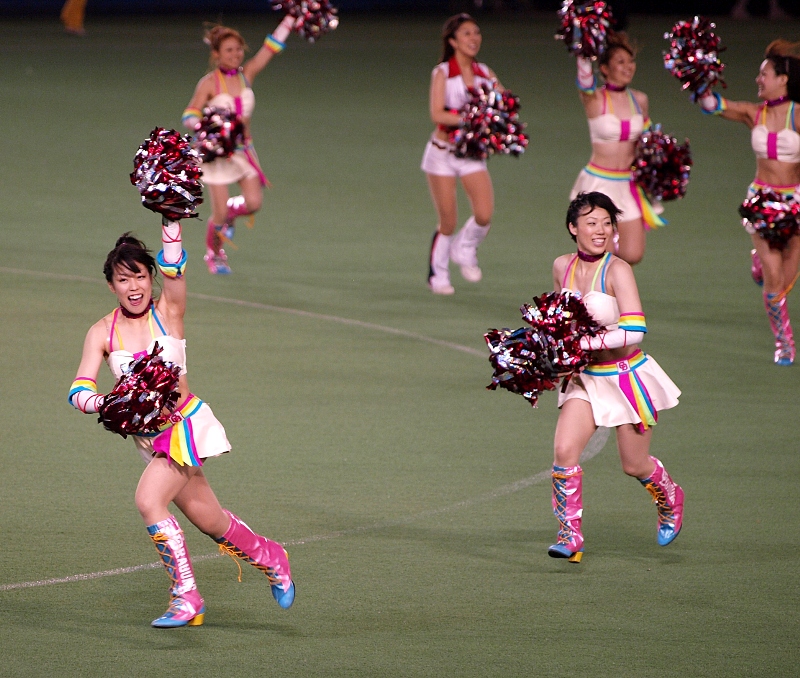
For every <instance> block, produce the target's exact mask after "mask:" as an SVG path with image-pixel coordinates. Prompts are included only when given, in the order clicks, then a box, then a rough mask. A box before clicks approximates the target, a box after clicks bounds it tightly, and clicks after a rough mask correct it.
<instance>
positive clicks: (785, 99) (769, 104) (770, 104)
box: [767, 94, 789, 108]
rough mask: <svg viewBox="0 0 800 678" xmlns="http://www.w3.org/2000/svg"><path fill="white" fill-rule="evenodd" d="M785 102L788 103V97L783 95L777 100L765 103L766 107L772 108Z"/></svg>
mask: <svg viewBox="0 0 800 678" xmlns="http://www.w3.org/2000/svg"><path fill="white" fill-rule="evenodd" d="M787 101H789V97H788V96H787V95H786V94H784V95H783V96H782V97H778V98H777V99H769V100H768V101H767V106H769V107H770V108H772V107H773V106H780V105H781V104H785V103H786V102H787Z"/></svg>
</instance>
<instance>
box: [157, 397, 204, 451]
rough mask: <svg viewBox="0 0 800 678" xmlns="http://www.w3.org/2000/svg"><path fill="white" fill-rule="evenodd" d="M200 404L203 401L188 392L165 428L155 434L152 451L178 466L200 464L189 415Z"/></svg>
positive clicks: (198, 407)
mask: <svg viewBox="0 0 800 678" xmlns="http://www.w3.org/2000/svg"><path fill="white" fill-rule="evenodd" d="M202 405H203V401H202V400H200V398H198V397H197V396H196V395H194V394H191V393H190V394H189V395H188V396H187V397H186V400H184V401H183V403H182V404H181V405H180V406H179V407H178V409H177V410H175V412H174V413H173V414H172V416H171V417H170V421H169V424H167V428H166V429H165V430H163V431H162V432H161V433H158V434H157V435H156V437H155V439H154V440H153V452H157V453H160V454H164V455H166V456H167V459H169V460H171V461H174V462H175V463H176V464H179V465H180V466H202V465H203V460H202V459H201V458H200V457H199V456H198V454H197V445H196V443H195V439H194V431H193V429H192V420H191V416H192V415H193V414H195V413H196V412H197V411H198V410H199V409H200V408H201V407H202Z"/></svg>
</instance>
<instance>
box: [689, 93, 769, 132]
mask: <svg viewBox="0 0 800 678" xmlns="http://www.w3.org/2000/svg"><path fill="white" fill-rule="evenodd" d="M698 101H699V102H700V108H701V109H702V111H703V113H706V114H707V115H718V116H720V117H721V118H725V119H726V120H733V121H734V122H741V123H743V124H745V125H747V127H748V129H753V127H755V125H756V118H757V117H758V108H759V106H758V104H754V103H752V102H750V101H729V100H728V99H726V98H725V97H723V96H722V95H720V94H718V93H717V92H706V94H704V95H703V96H702V97H700V98H699V100H698Z"/></svg>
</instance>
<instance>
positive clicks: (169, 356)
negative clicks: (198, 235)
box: [69, 222, 295, 628]
mask: <svg viewBox="0 0 800 678" xmlns="http://www.w3.org/2000/svg"><path fill="white" fill-rule="evenodd" d="M162 245H163V249H162V250H161V252H159V253H158V256H157V257H156V258H155V259H154V258H153V256H152V255H151V254H150V252H149V250H147V249H146V247H145V246H144V244H143V243H142V242H141V241H139V240H137V239H136V238H134V237H133V236H131V235H130V234H129V233H126V234H124V235H123V236H121V237H120V238H119V239H118V240H117V243H116V246H115V247H114V249H113V250H111V252H110V253H109V254H108V258H107V259H106V263H105V266H104V267H103V272H104V274H105V277H106V280H107V281H108V287H109V289H110V290H111V292H112V293H113V294H114V295H115V296H116V298H117V302H118V306H117V308H116V309H114V310H113V311H112V312H111V313H109V314H108V315H106V316H104V317H103V318H101V319H100V320H99V321H98V322H96V323H95V324H94V325H92V327H91V328H90V329H89V332H88V333H87V335H86V340H85V342H84V346H83V356H82V358H81V363H80V367H79V368H78V374H77V376H76V377H75V381H74V382H73V384H72V388H71V390H70V393H69V402H70V403H71V404H72V405H73V407H75V408H77V409H78V410H80V411H81V412H84V413H86V414H94V413H96V412H98V411H99V408H100V407H101V405H102V404H103V400H104V397H105V396H103V395H102V394H99V393H97V381H96V380H97V375H98V372H99V370H100V365H101V363H102V362H104V361H105V362H106V363H107V364H108V366H109V368H110V369H111V372H112V373H113V375H114V377H115V378H117V379H118V378H119V377H120V376H121V375H122V374H123V373H124V372H125V370H126V368H127V367H128V365H129V364H130V363H131V361H133V360H134V359H136V358H139V357H140V356H142V355H143V354H144V353H145V352H148V353H149V352H150V351H151V350H152V349H153V348H154V346H155V343H156V342H157V343H158V345H159V346H160V347H161V348H162V350H163V352H162V353H161V356H162V357H163V359H164V360H165V361H167V362H170V363H173V364H175V365H178V366H180V373H181V376H180V380H179V384H178V387H179V399H178V404H177V408H176V410H175V412H174V413H173V415H172V416H171V417H170V421H169V422H168V423H167V424H166V426H165V428H162V429H161V431H160V432H159V433H157V434H149V435H134V436H132V438H133V441H134V444H135V445H136V448H137V450H138V451H139V453H140V454H141V455H142V457H143V458H144V461H145V463H146V464H147V466H146V467H145V469H144V472H143V473H142V476H141V478H140V480H139V485H138V487H137V488H136V497H135V499H136V507H137V508H138V509H139V513H141V515H142V518H143V519H144V522H145V525H146V526H147V532H148V534H149V535H150V538H151V539H152V540H153V543H154V544H155V546H156V549H157V550H158V554H159V556H160V558H161V561H162V562H163V564H164V567H165V568H166V571H167V574H168V575H169V578H170V582H171V586H170V602H169V606H168V608H167V610H166V612H165V613H164V614H163V615H161V616H160V617H159V618H158V619H156V620H154V621H153V622H152V625H153V626H155V627H158V628H173V627H176V626H187V625H188V626H199V625H201V624H202V623H203V617H204V615H205V611H206V606H205V603H204V601H203V598H202V597H201V595H200V592H199V591H198V588H197V583H196V581H195V577H194V571H193V569H192V561H191V558H190V556H189V552H188V550H187V548H186V542H185V540H184V534H183V530H182V529H181V527H180V525H179V524H178V521H177V519H176V518H175V516H174V515H172V514H171V512H170V508H169V504H170V502H172V503H174V504H175V506H177V507H178V508H179V509H180V510H181V512H182V513H183V515H184V516H186V518H188V519H189V521H190V522H192V523H193V524H194V525H195V526H196V527H197V528H198V529H199V530H200V531H201V532H204V533H205V534H207V535H208V536H209V537H211V538H212V539H214V541H216V542H217V543H218V544H219V546H220V550H221V551H223V552H225V553H227V554H229V555H231V556H237V557H239V558H241V559H243V560H245V561H246V562H248V563H250V564H251V565H253V566H254V567H256V568H257V569H259V570H261V571H262V572H264V574H265V575H266V576H267V579H268V580H269V583H270V587H271V590H272V595H273V596H274V598H275V600H276V601H277V602H278V605H280V607H282V608H289V607H291V605H292V603H293V602H294V592H295V588H294V583H293V582H292V575H291V570H290V568H289V559H288V555H287V553H286V551H285V550H284V549H283V547H282V546H281V545H280V544H278V543H277V542H275V541H272V540H270V539H266V538H265V537H262V536H261V535H259V534H256V533H255V532H253V530H251V529H250V528H249V527H248V526H247V525H246V524H245V523H244V522H243V521H242V520H241V519H240V518H238V517H237V516H235V515H234V514H233V513H231V512H230V511H228V510H226V509H223V508H222V507H221V506H220V504H219V501H218V500H217V497H216V495H215V494H214V491H213V490H212V489H211V486H210V485H209V484H208V480H207V479H206V477H205V475H204V474H203V470H202V468H201V466H202V464H203V460H204V459H207V458H209V457H216V456H219V455H222V454H224V453H226V452H228V451H230V449H231V446H230V443H229V442H228V439H227V437H226V435H225V429H224V428H223V426H222V424H221V423H220V422H219V421H218V420H217V419H216V417H215V416H214V413H213V412H212V411H211V408H210V407H209V406H208V405H207V404H206V403H204V402H203V401H202V400H200V398H198V397H197V396H195V395H194V394H192V393H191V391H190V390H189V386H188V383H187V380H186V340H185V339H184V324H183V323H184V321H183V318H184V314H185V312H186V278H185V277H184V270H185V268H186V252H185V251H184V250H183V248H182V245H181V226H180V224H179V223H176V222H166V223H165V225H164V226H163V228H162ZM156 268H158V269H159V270H160V271H161V273H162V275H163V281H162V285H161V287H162V292H161V294H160V295H159V297H158V298H156V299H154V298H153V296H152V295H153V283H154V280H155V275H156Z"/></svg>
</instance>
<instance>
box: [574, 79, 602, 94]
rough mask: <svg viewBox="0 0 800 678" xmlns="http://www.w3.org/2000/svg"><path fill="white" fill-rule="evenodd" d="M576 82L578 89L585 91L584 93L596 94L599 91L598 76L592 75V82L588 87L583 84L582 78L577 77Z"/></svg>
mask: <svg viewBox="0 0 800 678" xmlns="http://www.w3.org/2000/svg"><path fill="white" fill-rule="evenodd" d="M575 84H576V85H577V86H578V89H579V90H580V91H581V92H583V93H584V94H594V93H595V92H596V91H597V76H596V75H592V84H591V85H589V86H588V87H584V86H583V85H581V79H580V78H575Z"/></svg>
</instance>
